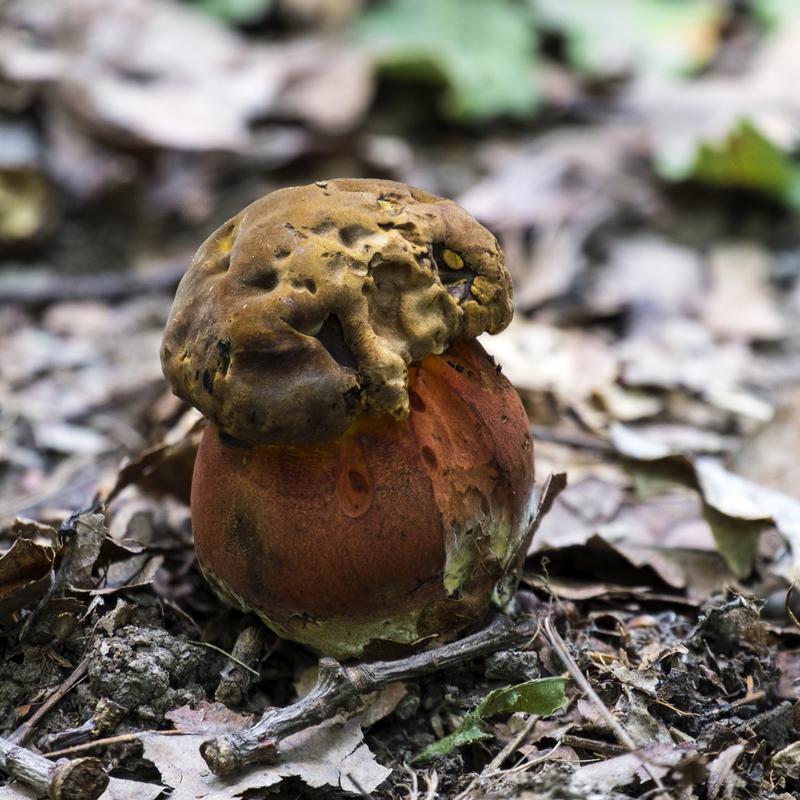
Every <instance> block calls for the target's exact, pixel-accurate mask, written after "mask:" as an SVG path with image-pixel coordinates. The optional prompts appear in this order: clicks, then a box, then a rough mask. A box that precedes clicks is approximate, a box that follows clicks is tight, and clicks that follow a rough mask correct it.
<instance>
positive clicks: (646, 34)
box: [536, 0, 722, 77]
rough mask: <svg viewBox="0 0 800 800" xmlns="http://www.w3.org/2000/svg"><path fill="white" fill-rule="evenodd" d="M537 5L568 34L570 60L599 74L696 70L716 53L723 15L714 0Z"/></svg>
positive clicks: (583, 0) (575, 0) (547, 1)
mask: <svg viewBox="0 0 800 800" xmlns="http://www.w3.org/2000/svg"><path fill="white" fill-rule="evenodd" d="M536 8H537V11H538V12H539V14H540V15H541V17H542V21H543V22H544V24H545V25H546V26H548V27H550V28H555V29H556V30H559V31H561V32H562V33H563V35H564V36H565V38H566V40H567V55H568V56H569V59H570V61H571V62H572V63H573V64H574V65H575V66H576V67H577V68H578V69H580V70H582V71H583V72H585V73H587V74H589V75H592V76H599V77H607V76H609V75H612V76H614V75H620V74H623V73H630V72H633V71H634V70H636V71H637V72H647V73H653V72H655V73H682V72H688V71H690V70H695V69H697V68H699V67H701V66H703V65H705V64H707V63H708V61H709V60H710V59H711V57H712V56H713V55H714V52H715V51H716V48H717V43H718V39H719V33H720V23H721V21H722V14H721V8H720V6H719V4H718V3H715V2H713V0H688V1H687V0H684V1H683V2H677V3H674V2H661V1H660V0H617V1H616V2H615V3H614V4H613V5H612V6H607V5H604V4H598V3H596V2H594V0H571V2H569V3H561V2H558V0H537V3H536Z"/></svg>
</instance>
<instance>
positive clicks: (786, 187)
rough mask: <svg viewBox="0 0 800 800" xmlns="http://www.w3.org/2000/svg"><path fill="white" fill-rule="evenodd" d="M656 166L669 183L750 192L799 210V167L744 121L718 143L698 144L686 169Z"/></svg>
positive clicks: (663, 164) (672, 166) (663, 165)
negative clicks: (703, 185) (761, 194)
mask: <svg viewBox="0 0 800 800" xmlns="http://www.w3.org/2000/svg"><path fill="white" fill-rule="evenodd" d="M657 166H658V168H659V171H660V172H661V174H662V175H664V176H665V177H667V178H670V179H672V180H687V179H690V180H695V181H699V182H701V183H707V184H711V185H713V186H723V187H735V188H739V189H750V190H753V191H757V192H762V193H764V194H767V195H769V196H771V197H773V198H775V199H776V200H779V201H781V202H783V203H785V204H786V205H787V206H789V207H791V208H795V209H800V167H798V165H797V164H796V163H795V162H794V161H793V160H792V159H791V158H790V156H789V155H788V154H786V153H784V152H783V151H782V150H781V149H780V148H779V147H777V146H776V145H774V144H773V143H772V142H771V141H770V140H769V139H768V138H767V137H766V136H764V135H763V134H762V133H761V132H760V131H759V130H758V129H757V128H756V127H755V126H754V125H753V124H752V123H750V122H748V121H747V120H742V121H741V122H740V123H739V124H738V125H737V126H736V127H735V128H733V129H732V130H731V131H730V132H729V133H728V134H727V136H725V137H724V139H722V140H721V141H720V142H716V143H713V142H702V143H701V144H700V145H699V146H698V148H697V152H696V154H695V157H694V161H693V162H691V163H690V164H689V165H688V166H686V167H684V168H681V167H680V166H675V165H669V164H666V163H663V162H662V163H659V164H657Z"/></svg>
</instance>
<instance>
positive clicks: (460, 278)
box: [432, 242, 475, 302]
mask: <svg viewBox="0 0 800 800" xmlns="http://www.w3.org/2000/svg"><path fill="white" fill-rule="evenodd" d="M432 258H433V263H434V264H435V265H436V271H437V272H438V273H439V280H441V282H442V284H443V285H444V287H445V288H446V289H447V291H448V293H449V294H450V295H451V296H452V297H454V298H455V299H456V300H458V301H459V302H463V301H464V300H466V299H467V298H469V296H470V290H471V288H472V281H473V280H474V279H475V273H474V272H472V270H471V269H470V268H469V266H468V265H467V263H466V262H465V261H464V259H463V258H462V257H461V256H460V255H459V254H458V253H456V252H455V251H454V250H450V249H448V248H447V247H445V246H444V244H442V243H441V242H439V243H437V244H435V245H434V246H433V253H432Z"/></svg>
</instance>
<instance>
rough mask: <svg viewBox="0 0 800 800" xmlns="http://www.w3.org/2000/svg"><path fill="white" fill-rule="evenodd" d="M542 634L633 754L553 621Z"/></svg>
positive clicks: (656, 781) (630, 743) (631, 745)
mask: <svg viewBox="0 0 800 800" xmlns="http://www.w3.org/2000/svg"><path fill="white" fill-rule="evenodd" d="M544 632H545V634H546V636H547V638H548V639H549V640H550V645H551V647H552V648H553V650H555V651H556V655H557V656H558V657H559V658H560V659H561V663H562V664H563V665H564V666H565V667H566V669H567V672H569V674H570V675H571V676H572V680H574V681H575V683H576V685H577V686H578V688H579V689H580V690H581V691H582V692H583V693H584V694H585V695H586V696H587V697H588V698H589V700H591V702H592V703H593V704H594V706H595V707H596V708H597V711H598V712H599V714H600V716H601V717H602V718H603V719H604V720H605V722H606V723H607V724H608V726H609V727H610V728H611V730H612V731H613V732H614V735H615V736H616V737H617V740H618V741H619V743H620V744H621V745H622V746H623V747H625V748H626V749H627V750H628V751H630V752H631V753H635V752H636V750H637V747H636V742H634V741H633V739H631V736H630V734H629V733H628V731H626V730H625V728H623V727H622V725H621V724H620V722H619V720H618V719H617V718H616V717H615V716H614V715H613V714H612V713H611V712H610V711H609V710H608V709H607V708H606V706H605V703H603V701H602V700H601V699H600V697H599V695H598V694H597V692H596V691H595V690H594V688H593V687H592V685H591V684H590V683H589V681H588V680H587V679H586V676H585V675H584V674H583V673H582V672H581V670H580V667H579V666H578V665H577V663H576V662H575V659H574V658H573V657H572V656H571V655H570V654H569V651H568V650H567V646H566V645H565V644H564V640H563V639H562V638H561V635H560V634H559V632H558V631H557V630H556V629H555V628H554V627H553V620H552V619H550V617H548V618H546V619H545V621H544ZM641 762H642V766H643V767H644V770H645V772H647V774H648V775H649V776H650V779H651V780H652V781H653V783H654V784H655V785H656V789H657V794H661V793H665V792H666V789H665V787H664V784H663V783H662V782H661V780H660V779H659V778H658V777H657V776H656V775H654V774H653V771H652V770H651V769H650V766H649V765H648V764H647V762H646V761H645V759H644V758H642V759H641Z"/></svg>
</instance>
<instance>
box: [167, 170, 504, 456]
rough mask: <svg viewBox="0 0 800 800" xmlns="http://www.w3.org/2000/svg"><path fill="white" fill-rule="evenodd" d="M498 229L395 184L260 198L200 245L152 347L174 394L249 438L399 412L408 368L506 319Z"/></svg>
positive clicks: (350, 184)
mask: <svg viewBox="0 0 800 800" xmlns="http://www.w3.org/2000/svg"><path fill="white" fill-rule="evenodd" d="M511 313H512V306H511V281H510V278H509V276H508V273H507V271H506V269H505V266H504V264H503V257H502V254H501V252H500V248H499V246H498V244H497V241H496V240H495V238H494V236H493V235H492V234H491V233H490V232H489V231H487V230H486V229H485V228H484V227H483V226H481V225H480V224H479V223H478V222H476V221H475V220H474V219H473V218H472V217H471V216H470V215H469V214H468V213H467V212H466V211H464V210H463V209H462V208H461V207H460V206H458V205H457V204H455V203H453V202H452V201H450V200H445V199H442V198H440V197H437V196H435V195H432V194H428V193H427V192H424V191H421V190H419V189H414V188H411V187H409V186H406V185H404V184H401V183H395V182H392V181H379V180H329V181H321V182H318V183H314V184H311V185H308V186H299V187H292V188H287V189H280V190H278V191H276V192H273V193H272V194H269V195H267V196H266V197H263V198H261V199H260V200H257V201H256V202H255V203H253V204H252V205H250V206H248V207H247V208H245V209H244V210H243V211H242V212H241V213H239V214H237V215H236V216H235V217H233V218H232V219H231V220H229V221H228V222H226V223H225V224H224V225H222V227H220V228H219V229H218V230H217V231H215V232H214V233H213V234H212V235H211V236H210V237H209V238H208V239H207V240H206V242H205V243H204V244H203V245H202V246H201V247H200V249H199V251H198V252H197V254H196V256H195V257H194V259H193V261H192V264H191V266H190V267H189V269H188V271H187V273H186V275H185V276H184V278H183V280H182V281H181V283H180V286H179V287H178V292H177V295H176V298H175V303H174V305H173V309H172V313H171V315H170V319H169V322H168V324H167V329H166V331H165V334H164V340H163V344H162V351H161V358H162V364H163V369H164V374H165V375H166V377H167V380H168V381H169V382H170V384H171V385H172V388H173V390H174V391H175V393H176V394H177V395H178V396H179V397H181V398H183V399H184V400H186V401H187V402H189V403H191V404H192V405H194V406H195V407H197V408H198V409H199V410H200V411H201V412H202V413H203V414H204V415H205V416H206V417H208V418H209V419H211V420H212V421H213V422H214V423H215V424H216V425H217V426H218V427H219V428H220V429H221V430H222V431H224V432H225V433H227V434H228V435H230V436H232V437H234V438H236V439H239V440H242V441H244V442H247V443H250V444H261V443H265V444H304V443H311V442H322V441H332V440H335V439H337V438H338V437H340V436H341V435H342V434H343V433H344V432H345V431H346V430H347V429H348V428H349V427H350V425H351V424H352V423H353V422H354V421H355V420H356V419H358V418H359V417H362V416H366V417H381V416H385V415H390V416H391V417H393V418H395V419H397V420H402V419H405V418H406V417H407V416H408V413H409V396H408V365H409V364H411V363H414V362H419V361H421V360H422V359H424V358H425V357H426V356H428V355H431V354H440V353H442V352H444V351H445V350H446V349H447V348H448V347H450V346H451V345H453V344H455V343H457V342H459V341H464V340H469V339H474V338H475V337H476V336H478V335H479V334H480V333H482V332H484V331H488V332H490V333H495V332H497V331H499V330H502V329H503V328H504V327H505V326H506V325H507V324H508V322H509V320H510V319H511Z"/></svg>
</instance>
